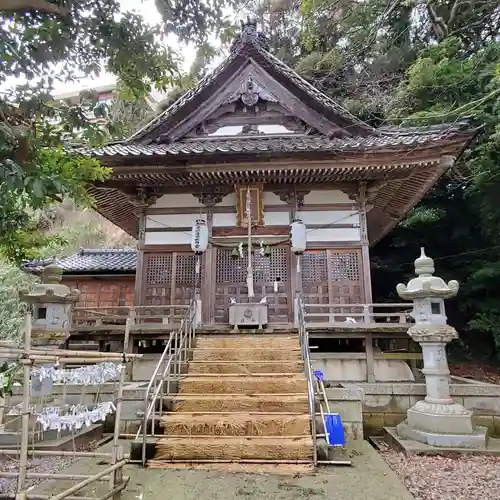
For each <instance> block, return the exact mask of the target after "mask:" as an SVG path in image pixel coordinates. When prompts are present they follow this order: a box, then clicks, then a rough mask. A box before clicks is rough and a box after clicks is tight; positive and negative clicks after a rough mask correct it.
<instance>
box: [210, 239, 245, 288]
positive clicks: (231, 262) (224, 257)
mask: <svg viewBox="0 0 500 500" xmlns="http://www.w3.org/2000/svg"><path fill="white" fill-rule="evenodd" d="M231 252H232V249H231V248H218V249H217V259H216V266H215V279H216V283H235V284H236V283H246V279H247V265H248V264H247V263H248V259H247V256H246V255H243V258H242V259H241V258H240V257H238V258H237V259H233V258H232V256H231Z"/></svg>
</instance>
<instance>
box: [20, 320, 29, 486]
mask: <svg viewBox="0 0 500 500" xmlns="http://www.w3.org/2000/svg"><path fill="white" fill-rule="evenodd" d="M30 347H31V312H30V311H28V312H27V313H26V318H25V323H24V348H25V350H26V351H29V349H30ZM23 386H24V390H23V404H22V415H21V449H20V453H19V476H18V478H17V493H18V495H20V494H21V492H22V491H24V489H25V486H26V469H27V466H28V438H29V425H30V389H31V388H30V365H29V364H25V365H24V366H23Z"/></svg>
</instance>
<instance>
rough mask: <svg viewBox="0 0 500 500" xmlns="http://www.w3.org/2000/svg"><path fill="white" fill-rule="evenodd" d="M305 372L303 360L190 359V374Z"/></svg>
mask: <svg viewBox="0 0 500 500" xmlns="http://www.w3.org/2000/svg"><path fill="white" fill-rule="evenodd" d="M287 372H290V373H303V372H304V363H303V362H302V361H246V362H242V361H190V363H189V374H190V375H201V374H210V373H213V374H217V375H222V374H224V373H230V374H240V373H241V374H257V373H268V374H271V373H287Z"/></svg>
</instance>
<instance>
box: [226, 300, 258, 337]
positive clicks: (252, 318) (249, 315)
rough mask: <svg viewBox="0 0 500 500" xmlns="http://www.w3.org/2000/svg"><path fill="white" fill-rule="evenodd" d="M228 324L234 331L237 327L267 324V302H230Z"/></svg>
mask: <svg viewBox="0 0 500 500" xmlns="http://www.w3.org/2000/svg"><path fill="white" fill-rule="evenodd" d="M229 324H230V325H231V326H232V327H233V328H234V330H235V331H237V330H238V327H240V326H243V327H252V326H253V327H257V328H259V329H261V328H262V327H263V326H265V325H267V304H260V303H259V304H231V305H230V306H229Z"/></svg>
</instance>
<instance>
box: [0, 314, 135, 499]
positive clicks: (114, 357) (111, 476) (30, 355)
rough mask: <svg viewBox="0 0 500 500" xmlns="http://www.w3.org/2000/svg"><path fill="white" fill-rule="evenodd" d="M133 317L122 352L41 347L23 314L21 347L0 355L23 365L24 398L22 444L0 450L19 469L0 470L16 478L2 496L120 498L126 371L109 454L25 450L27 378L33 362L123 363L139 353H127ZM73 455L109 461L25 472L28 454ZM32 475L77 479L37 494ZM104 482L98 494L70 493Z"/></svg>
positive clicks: (0, 349)
mask: <svg viewBox="0 0 500 500" xmlns="http://www.w3.org/2000/svg"><path fill="white" fill-rule="evenodd" d="M131 322H132V318H130V317H128V318H127V319H126V323H125V338H124V343H123V353H89V352H86V351H71V350H66V349H54V350H52V349H40V348H37V347H32V345H31V340H32V337H31V315H30V314H29V313H28V314H27V315H26V322H25V329H24V346H23V348H21V349H15V348H12V347H1V346H0V355H4V356H5V357H17V358H18V361H19V362H20V364H21V365H22V367H23V389H24V390H23V401H22V410H21V446H20V449H19V450H12V449H0V455H10V456H12V455H14V456H18V457H19V471H18V472H0V477H17V490H16V494H15V495H6V496H2V498H14V499H15V500H45V499H49V498H50V499H51V500H63V499H65V500H72V499H74V498H78V499H79V500H107V499H108V498H112V500H120V498H121V492H122V490H123V489H124V488H125V487H126V486H127V483H128V480H129V478H128V477H125V476H123V466H124V465H125V464H127V463H128V462H129V457H128V455H125V454H124V451H123V446H122V445H120V444H119V441H118V440H119V437H120V418H121V414H122V403H123V401H122V400H123V385H124V382H125V372H126V370H125V369H124V370H122V371H121V372H120V379H119V382H118V389H117V396H116V399H115V407H116V412H115V423H114V432H113V444H112V451H111V453H105V452H78V451H75V452H68V451H59V450H53V451H52V450H51V451H49V450H44V451H36V450H29V449H28V440H29V439H28V438H29V425H30V390H31V386H30V378H31V369H32V367H33V364H34V363H35V362H48V361H56V360H57V361H59V362H60V363H61V366H64V364H66V363H82V364H83V363H98V362H105V361H108V362H120V363H126V362H130V361H132V360H133V359H134V358H137V357H141V355H137V354H131V353H129V352H128V350H129V349H128V347H129V346H128V344H129V341H130V326H131ZM35 455H39V456H74V457H92V458H108V459H111V464H110V465H109V466H108V467H106V468H105V469H103V470H101V471H100V472H97V473H95V474H89V475H75V474H41V473H40V474H37V473H29V472H28V471H27V468H28V467H27V466H28V456H35ZM31 478H38V479H55V480H72V481H78V482H77V483H76V484H74V485H73V486H71V487H69V488H67V489H65V490H64V491H62V492H60V493H57V494H50V495H43V494H37V493H34V492H33V491H30V489H28V488H27V480H28V479H31ZM103 481H107V482H108V483H109V488H108V490H107V491H106V492H105V493H104V494H103V495H101V496H99V497H86V496H78V497H75V496H72V495H73V494H74V493H76V492H78V491H80V490H82V489H83V488H85V487H87V486H89V485H90V484H92V483H95V482H103Z"/></svg>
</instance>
